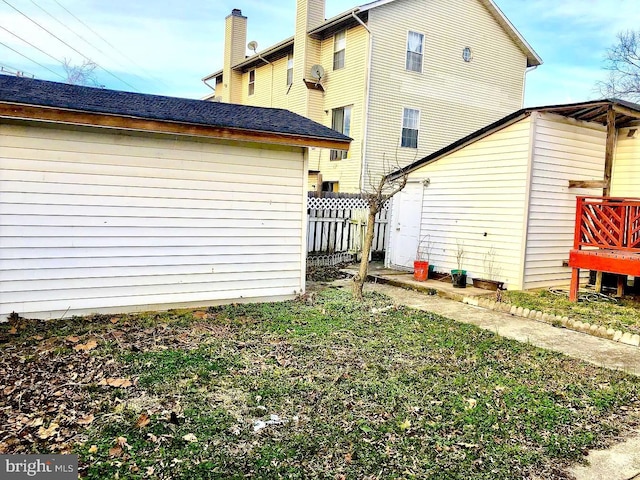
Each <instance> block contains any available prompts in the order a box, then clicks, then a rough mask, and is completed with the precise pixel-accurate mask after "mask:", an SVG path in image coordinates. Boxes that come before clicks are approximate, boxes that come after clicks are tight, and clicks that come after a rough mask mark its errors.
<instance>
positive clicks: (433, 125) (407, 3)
mask: <svg viewBox="0 0 640 480" xmlns="http://www.w3.org/2000/svg"><path fill="white" fill-rule="evenodd" d="M368 26H369V28H370V29H371V32H372V35H373V53H372V62H371V92H370V99H369V122H368V132H367V135H366V136H367V145H366V152H365V155H366V164H367V165H366V170H367V171H369V172H371V174H372V175H373V176H374V177H375V176H377V175H379V174H381V173H388V171H385V170H388V168H387V165H385V161H387V162H388V160H389V159H390V158H391V159H392V160H393V162H394V163H396V162H397V163H399V164H400V165H401V166H404V165H407V164H409V163H411V162H413V161H415V160H417V159H420V158H422V157H424V156H426V155H429V154H430V153H432V152H435V151H436V150H438V149H440V148H443V147H445V146H447V145H449V144H450V143H452V142H454V141H456V140H458V139H459V138H462V137H464V136H466V135H468V134H470V133H471V132H473V131H475V130H477V129H479V128H482V127H484V126H486V125H488V124H490V123H492V122H495V121H496V120H498V119H500V118H502V117H504V116H505V115H508V114H510V113H512V112H514V111H516V110H518V109H520V108H522V97H523V79H524V73H525V69H526V63H527V60H526V56H525V54H524V53H523V52H522V50H520V48H519V47H518V46H517V45H516V44H515V43H514V42H513V41H512V39H511V38H510V37H509V36H508V35H507V33H506V32H505V31H504V29H503V28H502V27H501V26H500V25H499V24H498V22H496V20H495V18H494V17H493V16H492V14H491V13H490V12H489V11H488V10H487V9H486V8H485V7H484V6H483V5H482V3H481V2H479V1H478V0H455V1H452V0H430V1H429V2H425V1H424V0H403V1H398V2H390V3H387V4H383V5H381V6H379V7H376V8H374V9H372V10H370V11H369V22H368ZM409 31H413V32H419V33H423V34H424V47H423V55H422V70H421V71H422V73H417V72H413V71H407V68H406V67H407V65H406V63H407V38H408V37H407V32H409ZM464 47H470V48H471V49H472V50H473V60H472V61H471V62H465V61H464V60H463V59H462V51H463V49H464ZM398 105H407V106H410V107H411V108H416V109H419V110H420V111H421V112H422V115H421V123H420V126H421V129H422V131H424V132H425V135H423V137H422V140H420V142H419V145H418V150H417V151H416V150H406V149H397V148H396V147H397V145H399V144H400V132H399V129H398V127H397V125H401V124H402V109H399V108H398ZM390 132H393V135H391V134H390ZM396 132H397V133H396ZM354 143H355V142H354ZM383 158H384V160H383ZM323 173H324V172H323ZM367 184H368V182H365V185H367Z"/></svg>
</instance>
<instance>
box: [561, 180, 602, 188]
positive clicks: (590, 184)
mask: <svg viewBox="0 0 640 480" xmlns="http://www.w3.org/2000/svg"><path fill="white" fill-rule="evenodd" d="M606 186H607V184H606V182H605V180H569V188H605V187H606Z"/></svg>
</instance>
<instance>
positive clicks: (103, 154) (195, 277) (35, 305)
mask: <svg viewBox="0 0 640 480" xmlns="http://www.w3.org/2000/svg"><path fill="white" fill-rule="evenodd" d="M0 166H1V168H0V192H1V194H0V196H1V198H0V218H1V222H0V235H1V239H0V316H5V315H7V314H9V313H11V312H12V311H15V312H17V313H20V314H21V315H25V316H36V317H37V316H39V317H42V318H47V317H49V316H52V317H54V316H59V315H61V314H62V313H64V312H66V311H67V310H68V312H67V315H69V314H71V313H76V312H78V313H79V312H87V311H96V310H104V311H106V310H107V309H108V310H110V311H114V310H115V311H122V310H131V309H139V308H144V307H147V306H158V305H168V304H193V303H200V304H206V303H214V302H216V301H225V300H237V299H257V298H261V299H265V298H281V297H291V296H293V295H294V292H300V291H301V290H303V289H304V278H303V265H302V264H303V259H304V257H303V255H304V252H303V245H302V243H303V237H304V235H303V233H304V231H303V229H304V228H306V225H305V222H306V216H305V215H304V208H305V205H304V204H303V202H304V201H306V197H305V196H304V195H303V193H304V191H305V190H306V166H305V163H304V151H303V149H302V148H292V147H291V148H290V147H276V146H265V145H261V146H258V145H247V144H244V146H242V145H241V144H238V143H235V144H234V143H231V142H226V143H219V142H218V143H216V142H214V141H210V140H195V139H188V138H186V137H178V136H160V135H158V136H150V135H147V136H144V137H143V136H134V135H128V134H123V133H113V132H111V133H107V131H103V132H98V131H96V130H88V129H85V130H84V131H78V130H72V129H59V128H42V127H35V126H31V125H0Z"/></svg>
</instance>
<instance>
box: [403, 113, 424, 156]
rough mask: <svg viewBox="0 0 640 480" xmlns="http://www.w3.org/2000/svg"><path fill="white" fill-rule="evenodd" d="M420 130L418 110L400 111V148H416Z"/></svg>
mask: <svg viewBox="0 0 640 480" xmlns="http://www.w3.org/2000/svg"><path fill="white" fill-rule="evenodd" d="M419 130H420V110H415V109H413V108H405V109H404V110H403V111H402V137H401V140H400V146H401V147H407V148H418V131H419Z"/></svg>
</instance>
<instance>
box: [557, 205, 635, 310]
mask: <svg viewBox="0 0 640 480" xmlns="http://www.w3.org/2000/svg"><path fill="white" fill-rule="evenodd" d="M569 266H570V267H571V268H572V269H573V270H572V274H571V290H570V295H569V298H570V300H571V301H576V299H577V295H578V288H579V282H580V269H589V270H596V271H598V272H609V273H614V274H618V275H621V277H619V280H618V290H619V291H620V290H621V289H622V286H623V283H622V282H623V277H622V275H630V276H640V198H613V197H578V198H577V205H576V224H575V234H574V245H573V249H572V250H571V252H569Z"/></svg>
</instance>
